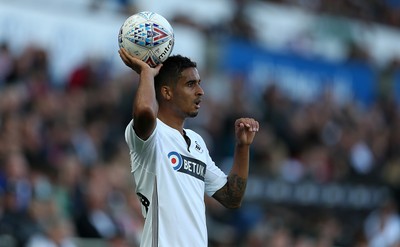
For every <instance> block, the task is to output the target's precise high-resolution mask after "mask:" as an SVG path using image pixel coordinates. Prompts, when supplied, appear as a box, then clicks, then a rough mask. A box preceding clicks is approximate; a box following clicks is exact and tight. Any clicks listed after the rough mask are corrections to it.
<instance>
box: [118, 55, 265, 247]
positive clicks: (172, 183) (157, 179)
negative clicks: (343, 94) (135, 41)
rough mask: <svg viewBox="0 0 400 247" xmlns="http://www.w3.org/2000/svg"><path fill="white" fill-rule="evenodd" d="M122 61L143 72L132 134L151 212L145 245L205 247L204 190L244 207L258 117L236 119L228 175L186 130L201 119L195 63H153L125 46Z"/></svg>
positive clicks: (141, 192)
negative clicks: (186, 125) (187, 122)
mask: <svg viewBox="0 0 400 247" xmlns="http://www.w3.org/2000/svg"><path fill="white" fill-rule="evenodd" d="M119 54H120V57H121V59H122V60H123V62H124V63H125V64H126V65H127V66H128V67H130V68H132V69H133V70H134V71H136V72H137V73H138V74H139V75H140V80H139V85H138V89H137V92H136V95H135V98H134V102H133V112H132V120H131V122H130V123H129V124H128V126H127V128H126V131H125V139H126V142H127V144H128V146H129V150H130V157H131V172H132V175H133V178H134V181H135V185H136V193H137V195H138V197H139V199H140V201H141V203H142V213H143V216H144V217H145V224H144V230H143V235H142V237H141V245H140V246H142V247H160V246H167V247H170V246H173V247H187V246H194V247H197V246H198V247H206V246H207V245H208V238H207V226H206V215H205V203H204V195H205V194H207V195H208V196H212V197H213V198H215V199H216V200H217V201H219V202H220V203H221V204H222V205H224V206H225V207H227V208H238V207H240V205H241V202H242V199H243V196H244V193H245V189H246V183H247V177H248V170H249V153H250V144H251V143H252V142H253V139H254V136H255V134H256V132H257V131H258V129H259V124H258V122H257V121H256V120H254V119H252V118H240V119H237V120H236V121H235V123H234V124H235V133H234V134H235V136H236V144H235V151H234V161H233V165H232V169H231V171H230V173H229V174H228V175H226V174H224V173H223V172H222V171H221V170H220V169H219V168H218V167H217V166H216V165H215V163H214V161H213V160H212V158H211V157H210V155H209V152H208V149H207V146H206V144H205V142H204V140H203V139H202V137H201V136H200V135H198V134H197V133H196V132H194V131H192V130H190V129H185V128H184V123H185V119H186V118H192V117H195V116H197V114H198V112H199V110H200V105H201V101H202V96H203V95H204V91H203V89H202V87H201V85H200V84H201V83H200V82H201V79H200V76H199V73H198V70H197V68H196V63H194V62H192V61H191V60H190V59H189V58H186V57H183V56H180V55H175V56H170V57H169V58H168V59H167V60H166V61H164V62H163V64H159V65H158V66H156V67H150V66H149V65H148V64H146V63H145V62H143V61H141V60H140V59H137V58H135V57H133V56H131V55H130V54H128V53H127V52H126V50H124V49H123V48H121V49H120V50H119Z"/></svg>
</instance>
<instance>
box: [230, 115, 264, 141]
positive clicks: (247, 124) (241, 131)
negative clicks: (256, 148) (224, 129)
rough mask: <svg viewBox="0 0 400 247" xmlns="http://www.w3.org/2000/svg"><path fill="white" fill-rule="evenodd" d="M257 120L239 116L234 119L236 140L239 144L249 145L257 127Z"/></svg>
mask: <svg viewBox="0 0 400 247" xmlns="http://www.w3.org/2000/svg"><path fill="white" fill-rule="evenodd" d="M259 127H260V126H259V123H258V121H256V120H254V119H253V118H239V119H237V120H236V121H235V135H236V142H237V144H239V145H250V144H251V143H252V142H253V139H254V136H255V135H256V133H257V132H258V129H259Z"/></svg>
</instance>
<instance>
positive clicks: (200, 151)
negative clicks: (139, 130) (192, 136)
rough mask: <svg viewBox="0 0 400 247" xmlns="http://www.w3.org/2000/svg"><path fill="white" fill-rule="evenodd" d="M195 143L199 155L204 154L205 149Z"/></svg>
mask: <svg viewBox="0 0 400 247" xmlns="http://www.w3.org/2000/svg"><path fill="white" fill-rule="evenodd" d="M194 143H195V144H196V146H195V147H194V148H195V149H196V151H197V152H199V153H203V149H202V148H201V146H200V144H199V143H198V142H197V141H194Z"/></svg>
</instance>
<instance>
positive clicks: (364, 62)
mask: <svg viewBox="0 0 400 247" xmlns="http://www.w3.org/2000/svg"><path fill="white" fill-rule="evenodd" d="M143 10H149V11H154V12H158V13H159V14H161V15H163V16H164V17H166V18H167V19H168V20H169V21H170V22H171V24H172V26H173V27H174V31H175V36H176V45H175V47H174V50H173V54H178V53H179V54H183V55H186V56H189V57H191V58H192V59H193V60H195V61H197V63H198V67H199V70H200V73H201V76H202V81H203V83H202V85H203V87H204V89H205V92H206V99H205V100H204V101H203V103H202V110H201V112H200V114H199V116H198V117H197V118H195V119H190V120H189V121H188V122H187V127H188V128H192V129H194V130H196V131H198V132H199V133H200V134H202V136H203V137H204V139H205V140H206V142H207V143H208V145H209V149H210V152H211V155H212V157H213V158H214V160H215V161H216V163H217V164H218V165H219V166H220V167H221V169H223V170H224V171H229V169H230V164H231V159H232V151H233V145H234V139H233V138H234V133H233V124H234V120H235V119H236V118H237V117H242V116H251V117H254V118H257V119H258V120H259V122H260V125H261V129H260V132H259V134H258V136H257V138H256V140H255V142H254V145H253V146H252V150H251V168H250V177H249V181H248V187H247V191H246V198H245V202H244V203H243V206H242V208H241V209H239V210H227V209H224V208H223V207H222V206H220V205H219V204H218V203H216V202H215V201H214V200H212V199H211V200H210V199H209V198H206V203H207V219H208V228H209V238H210V244H209V246H210V247H242V246H243V247H263V246H269V247H332V246H336V247H339V246H340V247H347V246H355V247H366V246H373V247H399V246H400V218H399V208H398V206H399V202H400V193H399V192H400V152H399V150H400V128H399V127H400V113H399V104H400V29H399V28H400V1H399V0H369V1H363V0H342V1H336V0H191V1H184V0H169V1H155V0H69V1H66V0H35V1H30V0H12V1H11V0H0V247H19V246H24V247H25V246H27V247H47V246H60V247H91V246H96V247H102V246H107V247H108V246H110V247H136V246H138V243H139V240H140V234H141V231H142V224H143V219H142V216H141V212H140V205H139V201H138V200H137V198H136V195H135V193H134V184H133V182H132V179H131V176H130V168H129V156H128V149H127V146H126V144H125V141H124V130H125V126H126V125H127V124H128V122H129V120H130V118H131V102H132V98H133V95H134V92H135V90H136V86H137V81H138V78H137V75H135V73H133V72H132V71H131V70H129V69H128V68H126V67H125V65H124V64H123V63H122V62H121V61H120V59H119V56H118V53H117V51H118V43H117V35H118V31H119V28H120V26H121V25H122V23H123V22H124V20H125V19H126V18H127V17H128V16H130V15H132V14H134V13H136V12H139V11H143ZM185 234H190V233H185Z"/></svg>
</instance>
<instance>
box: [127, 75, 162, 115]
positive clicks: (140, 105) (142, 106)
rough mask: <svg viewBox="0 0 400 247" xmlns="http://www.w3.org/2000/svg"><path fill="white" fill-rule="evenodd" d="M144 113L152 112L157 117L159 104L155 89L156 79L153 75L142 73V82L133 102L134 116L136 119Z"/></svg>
mask: <svg viewBox="0 0 400 247" xmlns="http://www.w3.org/2000/svg"><path fill="white" fill-rule="evenodd" d="M143 111H151V112H153V113H154V115H155V116H156V114H157V111H158V104H157V100H156V93H155V89H154V77H153V75H152V74H151V73H148V72H146V71H142V73H141V75H140V82H139V86H138V89H137V92H136V96H135V99H134V101H133V116H134V117H135V115H136V117H137V116H138V115H139V114H141V113H142V112H143Z"/></svg>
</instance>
